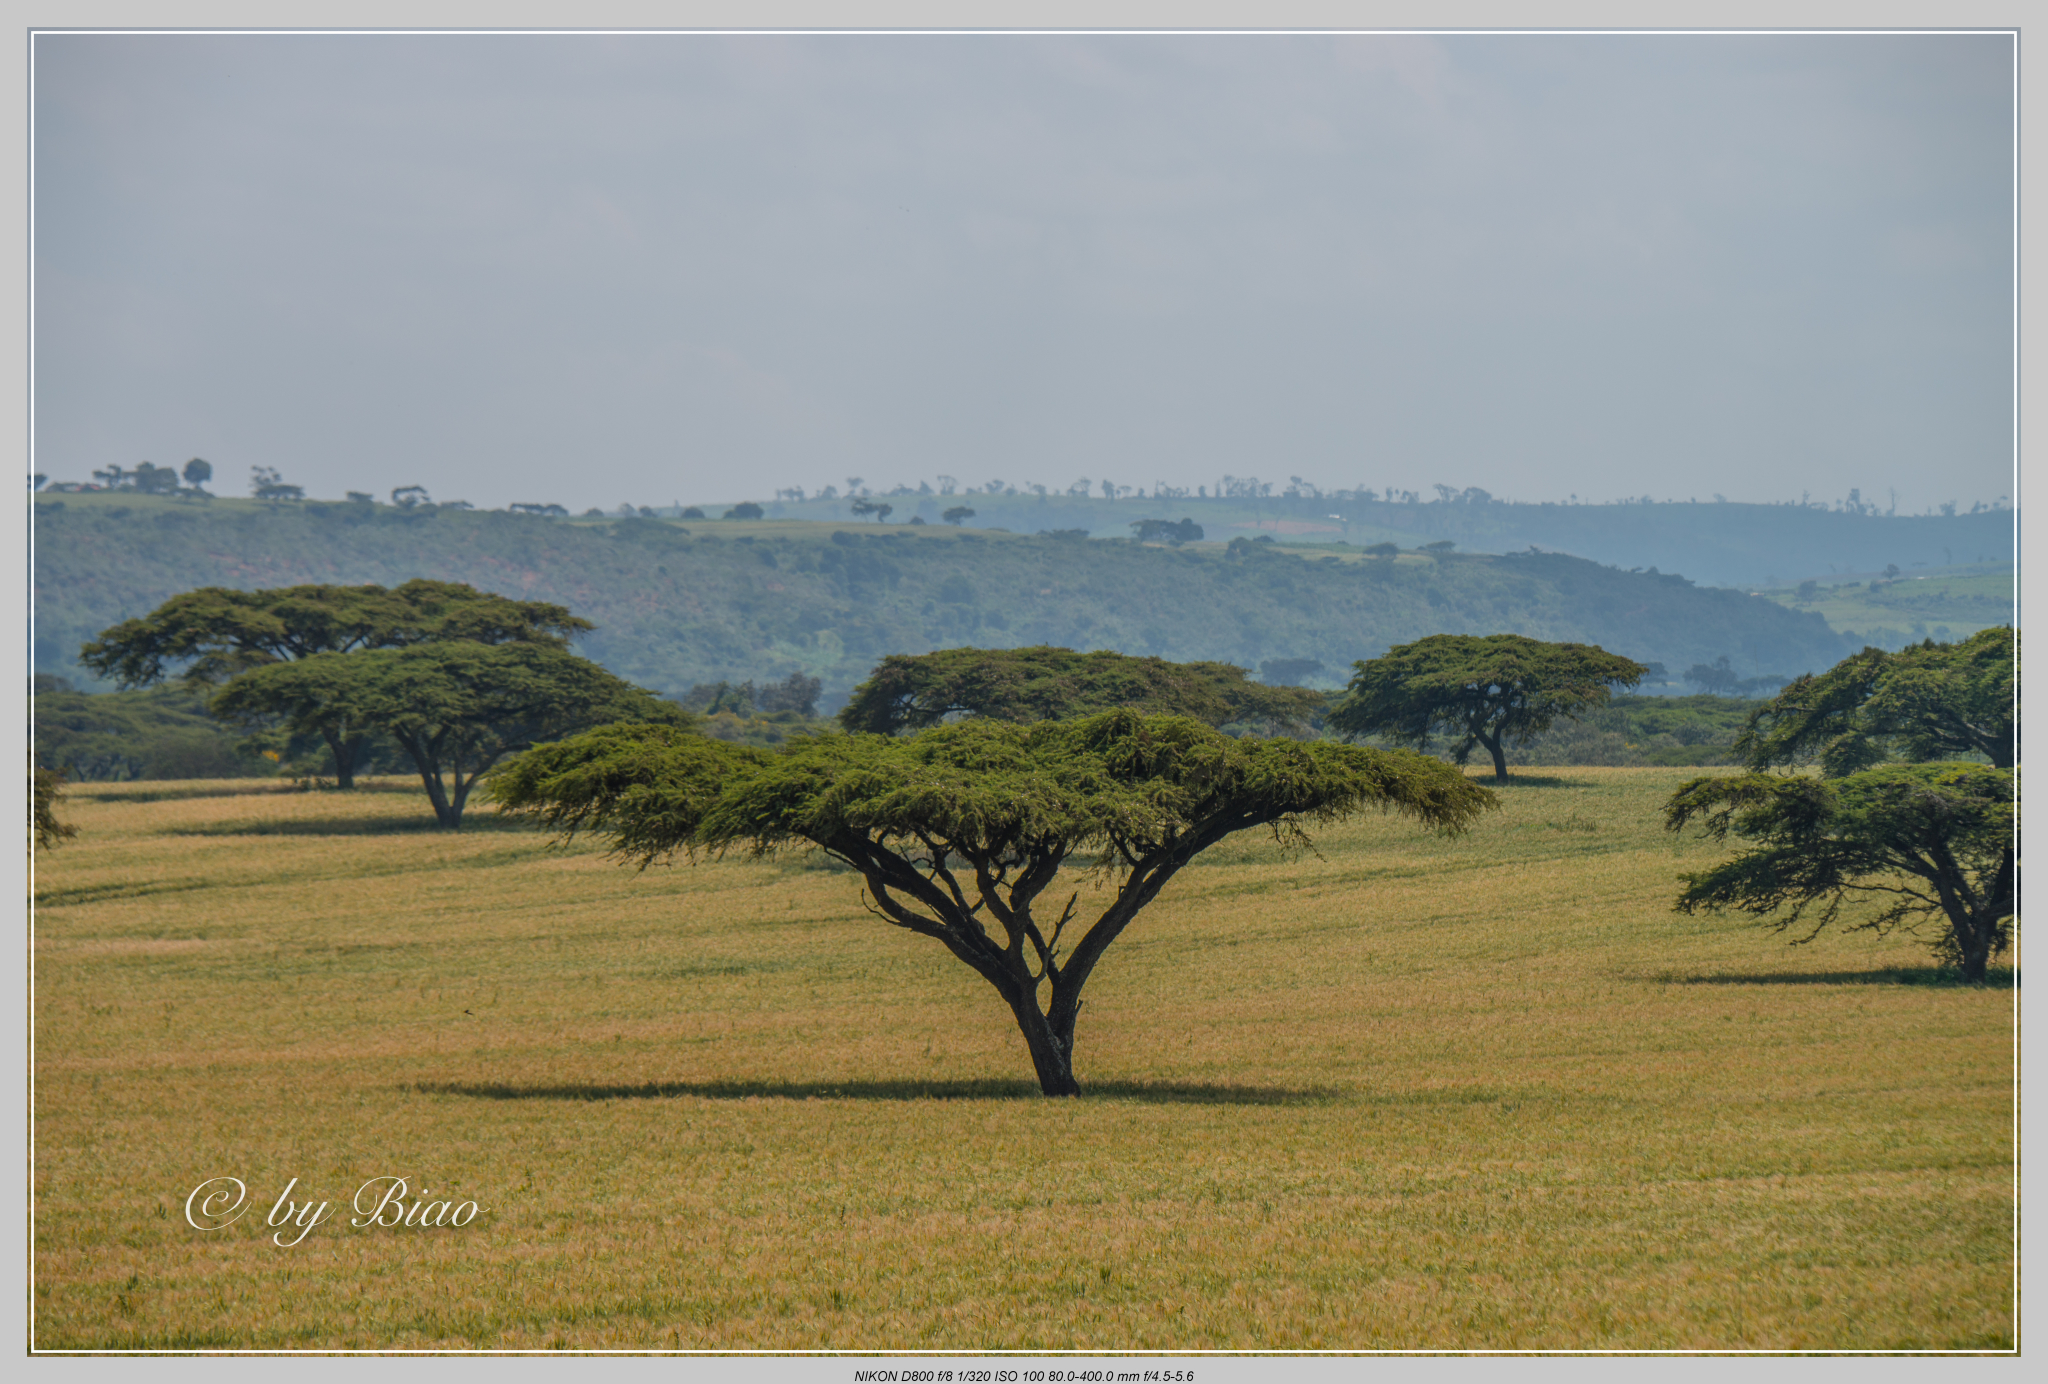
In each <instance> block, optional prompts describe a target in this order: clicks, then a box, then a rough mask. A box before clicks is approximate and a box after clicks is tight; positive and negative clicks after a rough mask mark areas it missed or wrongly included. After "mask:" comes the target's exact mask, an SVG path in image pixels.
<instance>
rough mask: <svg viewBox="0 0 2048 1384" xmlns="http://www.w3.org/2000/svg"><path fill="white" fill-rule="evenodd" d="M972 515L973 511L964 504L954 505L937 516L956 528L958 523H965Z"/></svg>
mask: <svg viewBox="0 0 2048 1384" xmlns="http://www.w3.org/2000/svg"><path fill="white" fill-rule="evenodd" d="M973 517H974V511H973V510H971V509H969V508H968V507H967V506H966V505H954V506H953V507H952V508H951V509H949V510H947V511H946V512H945V513H944V514H941V515H940V516H939V518H941V519H943V520H945V521H946V522H947V523H949V524H951V525H953V527H955V528H958V527H959V526H960V525H962V524H964V523H966V522H967V521H968V520H969V519H972V518H973Z"/></svg>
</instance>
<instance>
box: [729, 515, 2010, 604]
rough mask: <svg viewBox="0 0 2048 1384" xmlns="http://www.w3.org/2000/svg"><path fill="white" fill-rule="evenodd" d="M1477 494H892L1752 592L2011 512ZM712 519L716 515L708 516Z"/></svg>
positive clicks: (1041, 519)
mask: <svg viewBox="0 0 2048 1384" xmlns="http://www.w3.org/2000/svg"><path fill="white" fill-rule="evenodd" d="M1463 494H1464V495H1469V496H1472V498H1459V499H1456V500H1451V501H1443V500H1431V501H1429V502H1428V503H1420V502H1417V503H1397V504H1389V503H1387V502H1386V501H1384V500H1373V501H1365V500H1358V499H1354V498H1351V497H1350V496H1348V495H1344V494H1340V495H1299V494H1297V495H1294V496H1287V495H1275V496H1268V497H1264V498H1260V499H1256V500H1253V499H1242V498H1231V499H1221V500H1218V499H1200V498H1195V499H1188V498H1180V499H1152V498H1145V497H1132V498H1130V499H1122V500H1115V501H1111V500H1104V499H1099V498H1096V499H1084V498H1078V497H1073V496H1067V495H1060V494H1050V495H1046V496H1042V497H1041V496H1038V495H993V496H992V495H985V494H976V495H964V494H954V495H943V496H941V495H916V494H912V495H888V496H881V497H878V499H877V500H876V503H886V504H889V505H890V506H892V508H893V512H892V513H891V514H890V516H889V519H890V522H891V523H892V524H906V523H908V522H909V521H910V518H911V516H912V515H913V514H915V515H917V516H919V517H921V518H923V520H924V521H925V522H926V523H927V524H937V523H940V522H942V516H943V515H944V513H945V511H946V510H948V509H951V508H954V507H956V506H965V507H966V508H969V509H972V510H973V511H974V518H973V519H972V520H971V521H969V522H971V523H973V524H976V525H980V526H982V527H984V528H988V527H996V528H1005V529H1010V530H1012V531H1014V532H1017V533H1036V532H1038V531H1039V530H1040V529H1074V528H1078V529H1086V530H1087V531H1088V533H1089V534H1090V535H1091V536H1092V537H1097V538H1107V537H1117V538H1121V537H1125V536H1127V535H1128V534H1129V533H1130V532H1131V529H1130V524H1131V521H1133V520H1136V519H1182V518H1191V519H1193V520H1194V521H1195V522H1196V523H1198V524H1200V525H1201V526H1202V527H1203V529H1204V530H1205V531H1206V533H1207V536H1208V537H1209V538H1211V539H1225V540H1227V539H1231V538H1236V537H1240V536H1250V535H1253V534H1259V533H1265V534H1269V535H1271V536H1273V537H1274V538H1277V539H1278V540H1280V541H1281V542H1283V543H1333V542H1346V543H1349V544H1350V545H1352V546H1353V547H1363V546H1365V545H1366V544H1370V543H1382V542H1390V543H1398V544H1399V545H1400V546H1402V547H1404V548H1418V547H1421V546H1422V545H1423V544H1424V543H1430V542H1434V541H1437V540H1440V539H1450V540H1451V541H1452V542H1454V543H1456V544H1457V545H1458V546H1459V548H1460V549H1462V550H1465V551H1467V552H1486V553H1513V552H1522V551H1525V550H1526V549H1528V548H1530V547H1532V546H1533V547H1537V548H1541V549H1543V550H1545V551H1547V552H1560V553H1570V554H1571V555H1573V556H1574V557H1583V558H1587V559H1590V560H1591V561H1594V562H1599V563H1604V564H1608V565H1611V566H1615V567H1623V568H1628V567H1642V568H1646V569H1647V568H1651V567H1655V568H1658V569H1660V570H1662V571H1665V572H1682V573H1684V574H1685V575H1686V576H1688V577H1690V578H1691V579H1692V580H1694V581H1696V582H1698V583H1700V584H1701V585H1702V586H1735V587H1741V588H1743V589H1744V590H1752V591H1753V590H1756V589H1758V588H1760V587H1765V586H1780V585H1786V586H1793V585H1797V584H1798V583H1799V582H1802V581H1805V580H1808V579H1815V580H1820V581H1828V580H1835V581H1841V580H1844V579H1846V578H1848V577H1850V576H1862V577H1864V578H1866V579H1867V578H1869V577H1872V576H1875V575H1877V574H1878V573H1880V572H1882V571H1884V569H1885V568H1886V567H1888V566H1897V567H1899V568H1901V569H1911V568H1915V567H1927V568H1934V567H1955V566H1964V565H1970V564H1986V563H2001V562H2010V561H2012V560H2013V542H2014V539H2013V533H2014V530H2013V512H2012V511H2011V510H1984V511H1982V512H1980V513H1977V514H1955V515H1921V516H1915V517H1910V518H1909V517H1905V516H1897V517H1894V516H1888V515H1884V514H1879V513H1874V512H1872V511H1871V509H1870V507H1868V506H1864V507H1861V508H1860V509H1858V510H1857V511H1853V512H1852V511H1849V510H1845V509H1827V508H1824V507H1821V506H1807V505H1793V504H1785V505H1744V504H1715V503H1711V502H1709V503H1701V504H1685V503H1681V504H1642V503H1637V504H1605V505H1576V504H1572V505H1567V504H1509V503H1505V502H1502V501H1498V500H1492V499H1480V498H1478V497H1477V495H1476V494H1474V492H1469V491H1468V492H1463ZM762 503H763V506H764V508H765V509H766V510H767V513H768V516H769V517H770V518H777V517H780V518H789V519H812V520H819V521H827V522H832V521H836V522H839V523H847V522H858V520H857V517H856V516H854V515H853V514H852V513H851V505H850V503H849V502H848V501H845V500H804V501H802V502H800V503H799V502H796V501H790V500H782V501H776V502H767V501H763V502H762ZM705 511H706V513H709V514H714V515H715V514H719V513H722V512H723V507H721V506H706V507H705Z"/></svg>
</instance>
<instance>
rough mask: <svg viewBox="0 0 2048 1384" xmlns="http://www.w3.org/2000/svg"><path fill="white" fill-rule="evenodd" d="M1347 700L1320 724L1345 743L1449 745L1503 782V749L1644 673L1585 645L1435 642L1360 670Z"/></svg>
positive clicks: (1514, 640)
mask: <svg viewBox="0 0 2048 1384" xmlns="http://www.w3.org/2000/svg"><path fill="white" fill-rule="evenodd" d="M1356 667H1357V669H1358V672H1357V674H1356V675H1355V676H1353V678H1352V679H1351V685H1350V687H1349V688H1348V689H1347V693H1346V696H1345V697H1344V699H1343V700H1342V701H1340V702H1339V703H1338V704H1337V705H1336V707H1335V708H1333V709H1332V710H1331V712H1330V714H1329V717H1328V723H1329V726H1330V728H1331V729H1332V730H1335V731H1339V732H1341V733H1343V734H1346V735H1380V736H1385V737H1387V738H1389V739H1392V740H1396V741H1404V742H1407V743H1409V744H1414V745H1425V744H1427V743H1429V740H1430V738H1431V737H1432V736H1433V735H1436V734H1438V733H1440V732H1441V733H1445V734H1448V735H1449V736H1452V737H1455V738H1454V739H1453V741H1452V743H1451V745H1450V747H1449V748H1450V754H1451V757H1452V759H1453V760H1455V761H1456V762H1457V763H1459V764H1463V763H1464V762H1465V761H1466V760H1467V759H1468V758H1469V757H1470V756H1471V753H1472V751H1473V750H1474V749H1475V748H1476V747H1478V746H1482V745H1483V746H1485V747H1486V750H1487V753H1488V754H1490V755H1491V756H1492V757H1493V774H1494V777H1495V778H1496V779H1498V780H1500V781H1502V782H1505V781H1506V780H1507V776H1508V764H1507V757H1506V754H1505V747H1506V746H1508V745H1511V744H1524V743H1526V742H1528V741H1529V740H1530V739H1531V738H1532V737H1534V736H1535V735H1537V734H1539V733H1541V732H1542V731H1545V730H1548V729H1549V728H1550V725H1551V723H1552V722H1553V721H1555V720H1557V719H1558V718H1559V717H1567V718H1569V717H1575V716H1579V715H1582V714H1584V713H1585V712H1587V711H1591V710H1594V709H1596V708H1598V707H1601V706H1605V705H1606V704H1607V701H1608V698H1609V697H1610V696H1611V695H1612V692H1613V689H1614V688H1617V687H1633V686H1635V685H1636V683H1638V682H1639V681H1641V679H1642V676H1643V667H1642V665H1641V664H1639V663H1637V662H1635V661H1634V660H1633V659H1627V658H1623V657H1621V656H1620V655H1619V654H1610V653H1608V652H1607V651H1606V650H1605V649H1601V648H1597V647H1594V646H1592V645H1586V644H1546V643H1543V642H1541V641H1538V640H1534V639H1525V638H1523V637H1522V636H1521V635H1518V634H1493V635H1484V636H1480V635H1466V634H1437V635H1431V636H1430V637H1429V638H1427V639H1418V640H1417V641H1415V642H1414V643H1413V644H1405V645H1402V646H1401V647H1399V648H1396V649H1391V650H1389V651H1388V652H1387V654H1386V655H1385V656H1384V657H1382V658H1376V659H1371V660H1366V661H1361V662H1359V663H1358V664H1357V665H1356Z"/></svg>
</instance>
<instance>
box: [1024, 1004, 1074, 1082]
mask: <svg viewBox="0 0 2048 1384" xmlns="http://www.w3.org/2000/svg"><path fill="white" fill-rule="evenodd" d="M1010 1010H1011V1012H1012V1013H1014V1014H1015V1015H1016V1016H1017V1027H1018V1028H1019V1029H1021V1030H1023V1033H1024V1045H1025V1046H1026V1047H1027V1048H1029V1049H1030V1050H1031V1065H1032V1067H1033V1068H1034V1069H1035V1070H1036V1071H1037V1073H1038V1089H1039V1090H1041V1091H1043V1092H1044V1093H1045V1094H1046V1095H1048V1096H1078V1095H1080V1094H1081V1086H1080V1083H1078V1082H1076V1081H1075V1080H1074V1034H1073V1031H1072V1028H1071V1026H1070V1027H1069V1029H1068V1031H1067V1032H1066V1033H1065V1034H1061V1033H1058V1032H1056V1031H1055V1030H1054V1026H1053V1024H1052V1022H1051V1021H1050V1020H1048V1019H1047V1018H1046V1017H1045V1015H1043V1014H1041V1013H1039V1012H1038V1000H1037V992H1036V990H1035V989H1034V990H1033V991H1031V992H1030V993H1027V994H1024V995H1021V996H1013V997H1011V999H1010Z"/></svg>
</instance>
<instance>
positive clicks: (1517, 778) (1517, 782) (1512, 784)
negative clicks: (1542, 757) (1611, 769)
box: [1468, 769, 1592, 789]
mask: <svg viewBox="0 0 2048 1384" xmlns="http://www.w3.org/2000/svg"><path fill="white" fill-rule="evenodd" d="M1468 777H1470V778H1471V780H1472V782H1474V783H1476V784H1478V785H1479V786H1480V787H1481V788H1493V789H1501V788H1590V787H1592V785H1591V784H1589V783H1587V782H1586V781H1585V780H1584V779H1574V778H1559V777H1558V776H1557V775H1555V774H1526V773H1517V772H1516V771H1514V770H1513V769H1510V770H1508V781H1507V782H1506V783H1502V782H1501V781H1500V780H1499V779H1497V778H1495V777H1494V776H1493V775H1492V774H1474V775H1468Z"/></svg>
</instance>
